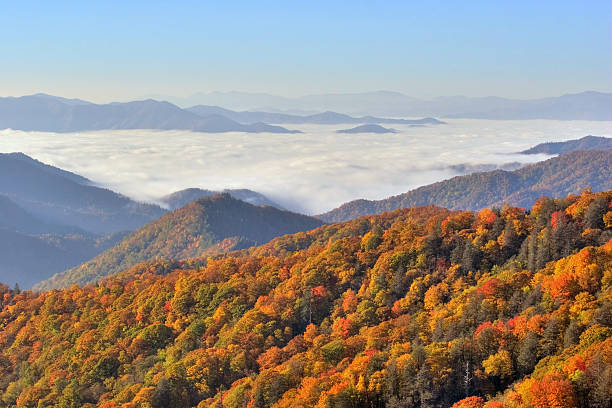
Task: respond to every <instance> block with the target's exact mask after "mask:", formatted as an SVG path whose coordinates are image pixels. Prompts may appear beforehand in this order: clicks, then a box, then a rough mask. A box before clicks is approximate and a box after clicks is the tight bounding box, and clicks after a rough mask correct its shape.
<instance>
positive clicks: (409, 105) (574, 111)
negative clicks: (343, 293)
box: [164, 91, 612, 120]
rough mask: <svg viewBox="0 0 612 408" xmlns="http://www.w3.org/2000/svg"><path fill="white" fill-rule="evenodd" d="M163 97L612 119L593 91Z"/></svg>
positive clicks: (601, 95)
mask: <svg viewBox="0 0 612 408" xmlns="http://www.w3.org/2000/svg"><path fill="white" fill-rule="evenodd" d="M164 98H166V99H168V100H171V101H174V102H175V103H178V104H179V105H181V106H185V107H187V106H194V105H217V106H221V107H223V108H227V109H235V110H258V111H262V110H285V111H287V110H291V111H318V112H322V111H336V112H343V113H346V114H351V115H379V116H392V117H422V116H434V117H439V118H472V119H496V120H525V119H554V120H612V93H605V92H595V91H586V92H580V93H574V94H565V95H561V96H556V97H548V98H537V99H527V100H520V99H509V98H501V97H496V96H487V97H466V96H444V97H437V98H432V99H419V98H414V97H411V96H408V95H404V94H402V93H399V92H391V91H376V92H364V93H352V94H350V93H346V94H320V95H307V96H302V97H297V98H286V97H280V96H276V95H268V94H253V93H245V92H211V93H208V94H204V93H199V94H195V95H193V96H192V97H189V98H172V97H168V96H164Z"/></svg>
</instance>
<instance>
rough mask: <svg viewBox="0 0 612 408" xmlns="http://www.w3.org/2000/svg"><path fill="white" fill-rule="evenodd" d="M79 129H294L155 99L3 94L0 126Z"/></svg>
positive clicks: (66, 130) (50, 130)
mask: <svg viewBox="0 0 612 408" xmlns="http://www.w3.org/2000/svg"><path fill="white" fill-rule="evenodd" d="M6 128H10V129H18V130H25V131H43V132H77V131H88V130H104V129H162V130H170V129H184V130H193V131H196V132H211V133H217V132H271V133H294V132H295V131H290V130H287V129H285V128H283V127H280V126H270V125H266V124H264V123H257V124H253V125H245V124H241V123H238V122H236V121H233V120H231V119H228V118H226V117H223V116H219V115H207V117H202V116H199V115H197V114H195V113H192V112H189V111H187V110H184V109H181V108H179V107H178V106H176V105H173V104H171V103H169V102H159V101H154V100H152V99H148V100H144V101H132V102H125V103H120V102H114V103H109V104H104V105H98V104H94V103H88V102H85V101H80V102H79V101H78V100H77V102H75V100H68V99H64V98H59V97H53V96H50V95H43V94H37V95H28V96H22V97H19V98H14V97H8V98H0V129H6Z"/></svg>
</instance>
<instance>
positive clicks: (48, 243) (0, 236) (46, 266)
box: [0, 210, 126, 288]
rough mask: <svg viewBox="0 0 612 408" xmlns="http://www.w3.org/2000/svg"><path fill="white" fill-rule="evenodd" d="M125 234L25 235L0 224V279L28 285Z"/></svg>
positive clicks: (83, 259)
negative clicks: (101, 235)
mask: <svg viewBox="0 0 612 408" xmlns="http://www.w3.org/2000/svg"><path fill="white" fill-rule="evenodd" d="M0 211H2V210H0ZM3 215H4V213H3ZM125 235H126V234H125V233H117V234H113V235H108V236H105V237H93V236H87V235H80V234H69V235H57V234H56V235H50V234H46V235H29V234H25V233H21V232H18V231H15V230H9V229H4V228H2V227H0V242H1V243H2V245H0V259H1V261H0V279H1V280H2V282H5V283H9V284H11V285H13V284H15V283H17V284H19V286H20V287H21V288H30V287H32V286H33V285H34V284H35V283H38V282H40V281H42V280H45V279H49V278H50V277H51V276H53V275H54V274H56V273H58V272H62V271H65V270H66V269H68V268H71V267H73V266H75V265H79V264H80V263H82V262H85V261H86V260H88V259H91V258H93V257H94V256H96V255H98V254H99V253H100V252H102V251H104V250H106V249H108V248H110V247H112V246H113V245H114V244H116V243H117V242H119V241H120V240H121V239H122V238H123V237H124V236H125Z"/></svg>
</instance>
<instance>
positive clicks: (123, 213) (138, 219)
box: [0, 153, 164, 234]
mask: <svg viewBox="0 0 612 408" xmlns="http://www.w3.org/2000/svg"><path fill="white" fill-rule="evenodd" d="M85 181H87V180H86V179H84V178H82V177H80V176H77V175H75V174H73V173H69V172H65V171H63V170H60V169H57V168H55V167H52V166H48V165H44V164H42V163H40V162H38V161H36V160H33V159H31V158H29V157H28V156H25V155H24V154H21V153H9V154H0V194H3V195H6V196H7V197H8V198H10V199H11V200H12V201H13V202H14V203H16V204H17V205H18V206H20V207H21V208H23V209H24V210H26V211H27V212H28V213H30V214H32V215H33V216H35V217H37V218H40V219H42V220H44V221H45V222H48V223H52V224H60V225H68V226H75V227H78V228H81V229H84V230H86V231H90V232H93V233H99V234H106V233H113V232H117V231H121V230H130V229H136V228H138V227H140V226H142V225H143V224H145V223H147V222H149V221H151V220H153V219H155V218H157V217H159V216H160V215H161V214H163V213H164V210H163V209H161V208H160V207H158V206H156V205H151V204H143V203H138V202H135V201H133V200H131V199H129V198H127V197H125V196H122V195H120V194H117V193H114V192H113V191H111V190H107V189H104V188H99V187H95V186H92V185H88V184H85ZM49 232H51V231H49Z"/></svg>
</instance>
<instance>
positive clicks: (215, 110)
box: [187, 105, 444, 125]
mask: <svg viewBox="0 0 612 408" xmlns="http://www.w3.org/2000/svg"><path fill="white" fill-rule="evenodd" d="M187 110H188V111H190V112H193V113H195V114H197V115H200V116H203V117H204V116H208V115H221V116H224V117H226V118H230V119H232V120H235V121H236V122H240V123H253V122H268V123H282V124H311V123H312V124H319V125H338V124H346V123H390V124H403V125H440V124H444V122H442V121H440V120H437V119H434V118H423V119H393V118H377V117H374V116H362V117H352V116H349V115H344V114H342V113H336V112H331V111H327V112H322V113H315V114H312V115H290V114H286V113H273V112H253V111H242V112H236V111H232V110H229V109H225V108H221V107H219V106H207V105H197V106H192V107H190V108H187Z"/></svg>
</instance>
